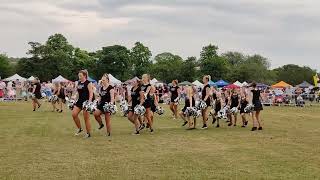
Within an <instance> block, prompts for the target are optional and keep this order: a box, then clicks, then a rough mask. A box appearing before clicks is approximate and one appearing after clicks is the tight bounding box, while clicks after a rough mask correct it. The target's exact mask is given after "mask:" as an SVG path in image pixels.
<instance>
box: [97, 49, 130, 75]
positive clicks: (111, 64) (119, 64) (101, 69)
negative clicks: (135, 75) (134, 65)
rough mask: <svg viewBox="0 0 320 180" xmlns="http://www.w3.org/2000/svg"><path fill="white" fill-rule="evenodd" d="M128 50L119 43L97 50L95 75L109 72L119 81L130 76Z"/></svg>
mask: <svg viewBox="0 0 320 180" xmlns="http://www.w3.org/2000/svg"><path fill="white" fill-rule="evenodd" d="M129 54H130V51H129V50H128V49H127V48H126V47H124V46H120V45H114V46H108V47H103V48H102V50H99V51H98V52H97V55H96V56H97V58H98V59H97V69H96V72H97V75H98V76H99V77H100V76H102V75H103V74H104V73H110V74H112V75H114V76H115V77H117V78H119V79H120V80H121V81H125V80H127V79H129V78H130V77H131V75H130V68H129V69H128V67H130V56H129Z"/></svg>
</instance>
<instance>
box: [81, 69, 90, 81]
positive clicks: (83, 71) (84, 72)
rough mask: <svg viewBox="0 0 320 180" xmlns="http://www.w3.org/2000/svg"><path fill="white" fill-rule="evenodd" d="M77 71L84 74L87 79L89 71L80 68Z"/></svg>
mask: <svg viewBox="0 0 320 180" xmlns="http://www.w3.org/2000/svg"><path fill="white" fill-rule="evenodd" d="M79 73H81V74H82V75H84V76H85V77H86V79H88V77H89V72H88V70H86V69H83V70H80V71H79Z"/></svg>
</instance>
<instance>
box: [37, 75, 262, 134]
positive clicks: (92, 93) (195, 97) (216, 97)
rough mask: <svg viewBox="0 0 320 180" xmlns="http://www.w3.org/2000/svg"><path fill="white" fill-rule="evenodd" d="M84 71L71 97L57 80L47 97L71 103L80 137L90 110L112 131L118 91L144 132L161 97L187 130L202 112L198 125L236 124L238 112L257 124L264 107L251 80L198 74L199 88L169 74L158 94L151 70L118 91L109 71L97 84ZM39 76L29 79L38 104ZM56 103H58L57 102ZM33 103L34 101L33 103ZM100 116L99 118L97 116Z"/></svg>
mask: <svg viewBox="0 0 320 180" xmlns="http://www.w3.org/2000/svg"><path fill="white" fill-rule="evenodd" d="M88 77H89V75H88V71H87V70H81V71H79V73H78V78H79V80H78V81H77V83H76V86H75V87H74V89H75V92H73V93H71V94H73V96H72V97H70V96H66V94H68V93H66V89H65V88H63V86H62V85H61V84H60V83H55V84H54V92H53V97H54V98H51V102H52V106H53V111H57V112H59V113H62V111H63V107H62V104H63V103H64V102H65V101H66V103H67V106H68V107H69V108H70V109H72V118H73V121H74V123H75V125H76V127H77V131H76V133H75V135H76V136H78V135H80V134H82V133H85V135H84V137H85V138H90V137H91V135H92V134H91V123H90V114H93V116H94V119H95V120H96V122H97V124H98V129H99V130H103V129H104V127H105V130H106V133H105V135H106V136H107V137H111V134H112V128H111V118H112V115H113V114H114V113H115V112H116V109H117V108H116V99H117V98H118V99H119V97H116V96H117V94H118V95H119V96H120V107H121V111H122V112H123V113H124V116H126V117H127V119H128V120H129V122H131V123H132V125H133V128H134V132H133V133H132V134H133V135H140V134H141V132H142V130H144V129H146V130H147V131H148V132H149V133H154V132H155V130H154V113H158V114H160V115H161V114H163V109H162V107H160V105H159V104H160V103H159V102H160V101H163V102H166V103H167V104H169V107H170V110H171V113H172V118H173V119H174V120H177V119H178V117H180V118H181V119H182V120H183V123H182V126H186V125H188V126H187V130H194V129H196V128H197V118H200V117H201V120H202V127H201V129H203V130H205V129H208V127H209V126H208V122H209V119H212V125H215V127H216V128H219V127H221V121H222V120H223V121H225V122H227V123H228V124H227V126H237V123H238V115H239V114H240V117H241V120H242V125H241V127H243V128H245V127H247V125H248V122H249V121H248V117H249V115H251V117H252V122H253V123H252V124H253V127H252V129H251V130H252V131H257V130H262V129H263V128H262V123H261V119H260V113H261V111H262V110H263V106H262V103H261V96H260V93H261V92H260V90H259V89H258V88H257V85H256V84H255V83H252V85H251V86H250V87H248V88H242V89H230V90H224V89H218V88H216V87H213V86H210V85H209V82H210V81H211V77H210V75H206V76H204V77H203V79H202V81H203V88H202V89H201V90H199V89H197V88H196V87H195V86H185V87H183V88H181V87H179V84H178V80H173V81H172V83H171V86H170V87H169V97H167V98H166V99H165V96H162V99H160V98H159V93H158V92H157V90H156V88H155V86H153V85H151V83H150V75H149V74H144V75H142V78H141V80H139V79H136V80H134V81H132V82H131V84H130V87H131V89H127V86H125V87H126V88H125V91H124V92H123V93H117V92H116V88H115V87H113V86H112V85H111V82H110V80H109V76H108V74H104V75H103V76H102V77H101V80H100V81H99V83H98V85H97V86H94V85H93V84H92V83H91V82H90V81H89V80H88ZM40 89H41V87H40V83H39V80H38V79H37V78H36V80H35V81H34V82H33V88H32V93H33V94H34V95H33V98H32V99H33V101H32V102H33V108H34V111H35V110H36V108H37V107H38V108H40V106H41V104H40V103H39V101H38V99H40V98H41V91H40ZM180 102H184V103H183V104H184V107H183V108H182V109H181V110H179V103H180ZM56 103H58V105H59V107H57V106H56ZM37 105H38V106H37ZM80 112H82V114H83V119H84V124H85V131H84V129H83V128H82V126H81V122H80V118H79V114H80ZM103 117H104V121H105V122H103V120H102V118H103Z"/></svg>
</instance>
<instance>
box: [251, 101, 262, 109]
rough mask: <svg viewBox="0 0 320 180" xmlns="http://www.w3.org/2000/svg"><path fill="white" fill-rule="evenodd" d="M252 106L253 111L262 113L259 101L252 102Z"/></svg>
mask: <svg viewBox="0 0 320 180" xmlns="http://www.w3.org/2000/svg"><path fill="white" fill-rule="evenodd" d="M253 105H254V111H262V110H263V106H262V103H261V102H260V101H257V102H254V103H253Z"/></svg>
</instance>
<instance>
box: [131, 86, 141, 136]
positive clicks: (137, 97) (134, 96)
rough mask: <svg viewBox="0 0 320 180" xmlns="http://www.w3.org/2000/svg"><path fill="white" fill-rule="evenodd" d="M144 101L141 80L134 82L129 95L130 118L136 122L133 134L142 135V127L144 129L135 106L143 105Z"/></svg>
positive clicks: (132, 121) (133, 122)
mask: <svg viewBox="0 0 320 180" xmlns="http://www.w3.org/2000/svg"><path fill="white" fill-rule="evenodd" d="M143 102H144V93H143V91H141V85H140V80H137V81H135V82H133V87H132V88H131V91H130V95H128V103H129V105H130V107H129V113H128V120H129V121H130V122H131V123H132V124H134V126H135V132H134V134H133V135H140V132H139V131H140V129H142V126H141V124H140V123H139V120H138V118H139V115H137V114H135V113H134V108H135V107H136V106H137V105H141V106H142V105H143Z"/></svg>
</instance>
